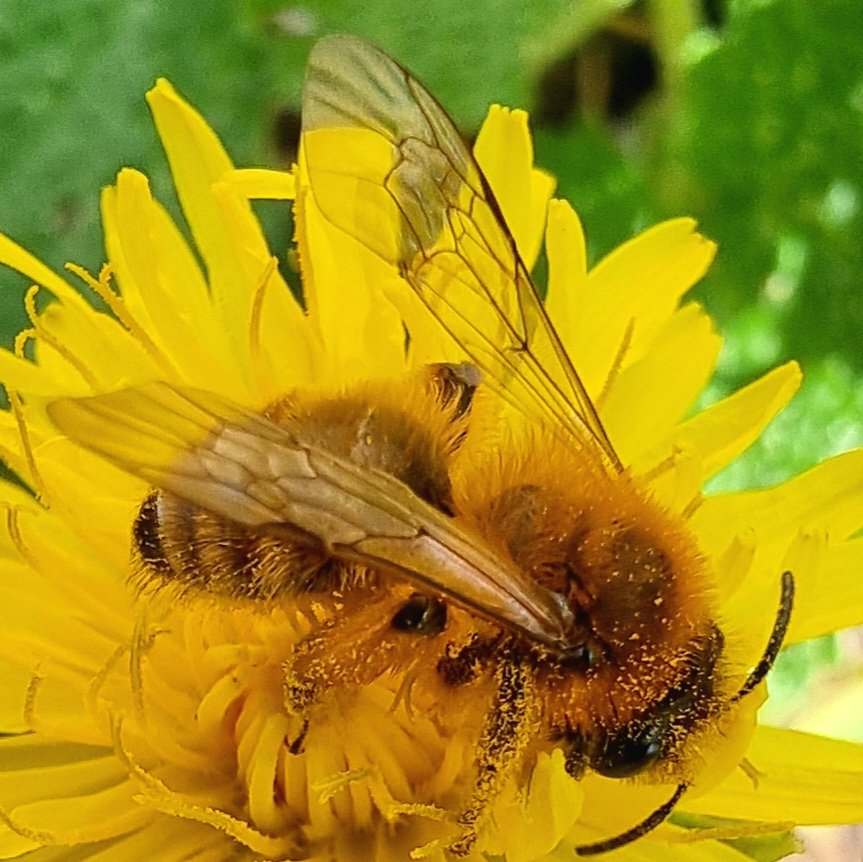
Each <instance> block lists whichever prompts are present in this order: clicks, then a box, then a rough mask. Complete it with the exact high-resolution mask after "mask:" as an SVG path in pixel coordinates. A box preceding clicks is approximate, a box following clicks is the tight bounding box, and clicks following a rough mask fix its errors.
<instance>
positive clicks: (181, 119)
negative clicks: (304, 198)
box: [147, 79, 270, 371]
mask: <svg viewBox="0 0 863 862" xmlns="http://www.w3.org/2000/svg"><path fill="white" fill-rule="evenodd" d="M147 100H148V102H149V104H150V108H151V110H152V111H153V117H154V119H155V122H156V127H157V129H158V131H159V136H160V137H161V139H162V144H163V146H164V147H165V152H166V154H167V156H168V161H169V163H170V165H171V173H172V174H173V176H174V183H175V185H176V188H177V195H178V197H179V199H180V204H181V206H182V207H183V212H184V214H185V216H186V220H187V221H188V223H189V227H190V229H191V231H192V235H193V237H194V239H195V243H196V245H197V247H198V249H199V251H200V253H201V256H202V257H203V259H204V263H205V264H206V267H207V274H208V279H209V285H210V290H211V292H212V298H213V303H214V305H215V307H216V309H217V310H218V312H219V313H220V315H221V319H222V322H223V326H224V327H225V328H226V330H227V332H229V333H232V334H233V335H234V336H235V337H234V338H233V339H232V340H231V343H232V344H233V345H234V348H235V350H234V357H235V360H236V361H237V362H239V363H240V365H241V368H240V370H241V371H247V370H248V368H247V366H248V362H249V358H248V350H247V348H248V342H247V335H248V331H249V323H250V320H251V315H252V306H253V302H254V296H255V291H256V288H257V287H258V285H259V284H260V282H261V279H262V278H263V276H264V274H265V272H266V271H267V268H268V266H269V261H270V253H269V250H268V248H267V244H266V242H265V240H264V237H263V233H262V232H261V228H260V225H259V224H258V222H257V220H256V219H255V217H254V214H253V213H252V210H251V206H250V205H249V203H248V201H247V200H245V199H244V198H242V197H241V196H240V195H238V194H237V192H236V190H235V189H232V188H231V187H230V185H229V184H226V183H220V182H219V181H220V180H221V179H222V177H223V176H224V175H225V174H226V173H227V172H228V171H231V170H233V165H232V164H231V161H230V159H229V158H228V156H227V154H226V153H225V150H224V148H223V147H222V144H221V143H220V142H219V140H218V138H217V137H216V135H215V133H214V132H213V130H212V129H211V128H210V127H209V126H208V125H207V124H206V123H205V122H204V120H203V118H202V117H201V116H200V115H199V114H198V113H197V112H196V111H195V110H193V109H192V108H191V107H190V106H189V105H188V104H187V103H186V102H185V101H184V100H183V99H182V98H181V97H180V96H179V95H178V94H177V92H176V91H175V90H174V89H173V87H172V86H171V85H170V84H169V83H168V82H167V81H165V80H164V79H160V80H159V81H158V82H157V84H156V86H155V87H154V88H153V89H152V90H150V92H149V93H148V94H147Z"/></svg>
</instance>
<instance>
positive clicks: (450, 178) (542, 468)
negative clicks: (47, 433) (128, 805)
mask: <svg viewBox="0 0 863 862" xmlns="http://www.w3.org/2000/svg"><path fill="white" fill-rule="evenodd" d="M303 122H304V126H303V137H302V147H301V154H300V171H299V177H300V181H301V182H304V183H306V185H307V186H308V189H309V191H310V193H311V196H312V197H313V198H314V202H315V205H316V207H317V208H318V209H319V211H320V213H321V215H322V216H323V218H324V219H325V220H326V221H327V223H328V224H329V226H330V227H331V228H333V229H335V230H341V231H342V232H344V233H345V234H347V235H349V236H351V237H353V239H354V240H357V241H358V242H359V243H361V244H362V245H363V246H365V248H366V250H367V251H368V252H369V253H370V254H373V255H375V256H377V257H378V258H379V259H380V260H381V261H383V262H384V263H385V264H387V265H388V266H389V267H390V268H391V270H392V273H393V275H394V276H396V275H397V276H398V277H399V278H398V279H393V281H398V283H399V284H400V290H398V291H395V292H394V293H393V294H392V296H391V299H392V300H393V302H395V304H396V305H397V306H398V307H399V308H400V310H401V311H402V314H403V318H404V320H405V322H406V326H407V328H408V330H409V333H410V332H411V331H412V330H411V327H412V326H413V325H414V323H415V322H416V321H417V320H421V321H422V324H421V325H424V326H429V325H432V326H436V327H437V329H438V330H439V332H440V333H441V334H443V335H444V336H445V337H446V338H447V339H448V344H449V350H448V351H445V352H447V357H448V358H450V357H451V355H452V354H457V355H458V357H459V358H460V361H458V362H456V363H444V362H441V363H439V364H436V365H431V366H429V367H428V368H426V369H422V370H421V372H417V373H416V374H414V375H410V376H408V377H407V378H406V379H404V380H400V381H396V382H392V381H389V382H387V383H386V384H381V383H369V384H367V385H363V386H358V387H355V388H354V389H352V390H349V391H346V392H342V393H339V394H337V395H326V396H322V395H321V394H320V393H314V392H309V393H303V392H297V393H291V394H289V395H287V396H286V397H285V398H283V399H280V400H279V401H277V402H276V403H274V404H272V405H270V406H269V407H268V408H267V409H266V410H265V411H264V413H263V414H262V415H261V414H253V413H250V412H249V411H246V410H243V409H242V408H239V407H236V406H235V405H230V404H226V403H225V402H224V401H222V400H221V399H219V398H218V396H217V395H213V394H211V393H200V392H196V391H193V390H185V389H180V388H176V387H170V386H166V385H163V384H153V385H150V386H146V387H139V388H138V389H136V390H126V391H123V392H119V393H112V394H109V395H106V396H98V397H95V398H91V399H80V400H65V401H60V402H57V403H55V404H54V405H51V406H50V407H49V413H50V415H51V416H52V418H53V419H54V421H55V423H56V424H57V425H58V426H59V427H60V428H61V430H64V431H66V432H67V433H68V434H69V436H70V437H72V438H74V439H75V440H77V441H78V442H80V443H81V444H82V445H85V446H87V447H88V448H90V449H91V450H93V451H95V452H98V453H100V454H103V455H105V456H106V457H108V458H109V459H111V460H112V461H113V462H114V463H116V464H118V465H120V466H122V467H124V468H126V469H127V470H129V471H131V472H133V473H135V474H136V475H139V476H141V477H143V478H145V479H147V480H148V481H149V482H150V483H151V484H152V485H153V486H154V488H155V489H156V490H154V491H153V492H152V493H151V494H150V495H149V496H148V497H147V499H146V500H145V501H144V503H143V504H142V506H141V509H140V512H139V514H138V517H137V519H136V521H135V524H134V529H133V535H134V546H135V549H136V555H137V558H138V566H137V574H136V576H135V580H136V583H137V585H138V586H139V588H141V589H142V590H143V591H149V590H159V589H164V588H166V587H167V588H169V589H172V590H174V591H177V592H180V593H186V594H191V595H200V594H206V595H215V596H220V597H222V598H227V599H230V600H231V601H252V602H257V603H259V604H262V605H263V606H265V607H266V606H269V605H271V604H272V603H273V602H293V603H297V605H299V606H302V604H303V603H304V602H309V601H310V597H311V598H312V599H313V600H314V603H315V605H316V606H320V607H323V608H324V612H323V613H322V614H320V615H319V616H318V617H316V620H317V622H316V625H315V626H314V627H313V629H312V631H311V632H310V634H309V635H308V636H307V637H306V638H305V639H304V640H303V641H301V642H300V643H299V644H298V645H297V647H296V650H295V653H294V655H293V656H292V658H291V660H290V661H289V662H288V665H287V666H286V667H285V705H286V709H287V710H288V711H289V712H292V713H295V714H298V715H300V716H302V717H303V718H304V719H305V721H306V722H307V723H308V722H314V721H315V720H317V718H318V717H319V716H323V715H325V714H326V708H327V696H328V694H329V693H330V692H331V691H332V690H333V689H336V688H339V687H348V688H351V687H361V686H365V685H369V684H372V683H374V682H375V681H376V680H378V679H380V678H381V677H384V676H386V675H395V676H399V675H401V676H403V678H404V679H405V680H406V682H407V689H408V690H409V691H415V692H417V693H418V694H420V693H421V694H422V697H423V701H424V702H426V703H429V702H432V703H438V704H440V705H441V708H442V709H444V708H445V707H446V706H447V704H449V703H450V702H451V700H452V698H453V697H456V696H458V695H459V694H460V693H461V692H466V693H469V694H470V695H471V696H470V697H469V698H467V699H466V701H465V702H468V701H470V702H471V703H473V704H476V703H482V704H484V708H485V711H486V716H485V719H484V723H483V725H482V730H481V731H480V733H479V735H478V738H477V742H476V746H477V747H476V775H475V777H474V782H473V787H472V790H471V792H470V793H469V794H468V796H467V798H466V799H465V800H464V801H463V805H462V808H461V810H460V812H459V814H458V816H457V818H456V823H457V827H458V829H459V830H460V832H459V835H458V836H457V837H456V838H455V839H454V840H453V841H452V842H451V843H450V845H449V848H448V849H449V850H450V852H452V853H453V854H455V855H459V854H461V855H465V854H467V853H469V852H470V851H471V848H472V846H473V844H474V842H475V840H476V837H477V834H478V830H479V829H481V828H482V825H483V819H484V817H485V815H486V813H487V811H488V809H489V806H490V803H491V802H492V800H493V799H494V798H495V796H496V794H497V793H498V792H499V790H500V789H501V787H502V786H503V784H504V782H505V781H506V780H508V778H509V777H510V776H512V775H513V774H515V773H516V772H517V770H518V769H519V767H520V766H522V765H523V764H524V763H525V761H526V759H527V758H528V756H529V754H530V753H531V752H535V751H536V750H537V749H539V748H542V747H543V746H548V745H560V746H562V747H563V748H564V749H565V752H566V769H567V771H568V772H569V773H570V775H571V776H572V777H573V778H574V779H578V778H580V777H581V776H582V775H583V774H584V772H585V771H586V770H591V771H594V772H596V773H599V774H601V775H604V776H607V777H611V778H620V779H625V778H628V777H630V776H633V775H637V774H639V773H645V774H646V776H647V777H655V779H656V780H657V781H660V782H663V783H673V784H675V785H676V789H674V791H673V792H672V793H670V795H669V798H668V800H667V802H666V803H665V804H664V805H662V806H660V807H659V808H658V809H656V811H654V812H653V813H652V814H651V815H650V816H648V817H647V818H645V819H644V820H642V821H641V822H638V823H636V824H635V825H634V826H633V827H632V828H631V829H629V830H627V831H626V832H625V833H622V834H621V835H617V836H614V837H611V838H609V839H606V840H604V841H600V842H597V843H596V844H593V845H587V846H584V847H581V848H577V852H579V853H580V854H581V855H589V854H592V853H599V852H603V851H606V850H612V849H614V848H616V847H618V846H621V845H622V844H625V843H627V842H629V841H632V840H634V839H635V838H638V837H639V836H641V835H643V834H644V833H646V832H648V831H649V830H650V829H652V828H654V827H655V826H656V825H658V824H659V823H660V822H661V821H662V820H663V819H664V818H665V817H666V816H667V815H668V814H669V813H670V812H671V810H672V809H673V807H674V805H676V803H677V802H678V801H679V799H680V797H681V796H682V795H683V793H684V792H685V791H686V789H687V787H688V786H689V784H690V783H691V781H692V772H691V769H690V768H689V767H688V766H687V758H688V752H689V749H690V747H691V746H690V745H689V741H690V739H691V738H692V737H693V736H694V735H695V734H696V733H697V732H698V731H699V730H700V729H702V728H704V727H706V726H707V725H709V724H710V722H712V721H714V720H715V719H716V718H717V717H718V716H720V715H723V714H725V713H727V712H729V711H731V710H732V709H733V708H734V706H735V704H736V703H737V702H738V701H739V700H740V699H742V698H743V697H745V696H746V695H747V694H748V693H749V692H751V691H752V690H753V689H754V688H755V687H756V686H757V685H758V683H759V682H760V681H761V680H762V679H763V677H764V676H765V674H766V673H767V671H768V670H769V669H770V666H771V664H772V662H773V660H774V658H775V657H776V654H777V652H778V650H779V648H780V646H781V643H782V639H783V636H784V633H785V630H786V628H787V625H788V621H789V617H790V612H791V604H792V598H793V579H792V577H791V575H790V573H786V574H785V575H783V577H782V596H781V599H780V606H779V611H778V613H777V615H776V619H775V624H774V629H773V633H772V635H771V638H770V642H769V643H768V646H767V648H766V650H765V653H764V656H763V658H762V660H761V661H760V662H759V664H758V665H757V666H756V667H755V668H754V669H753V670H752V671H751V673H750V674H749V677H748V678H747V679H746V681H745V682H744V683H743V685H742V687H740V688H739V689H738V690H737V691H736V693H735V692H733V689H732V691H729V683H728V679H727V677H728V673H727V669H726V666H725V659H724V653H725V639H724V636H723V633H722V631H721V630H720V629H719V628H718V626H717V625H716V623H715V621H714V620H715V618H716V613H715V608H714V606H713V600H712V594H711V573H710V570H709V567H708V565H707V563H706V561H705V560H704V559H703V558H702V555H701V554H700V552H699V549H698V547H697V543H696V541H695V539H694V538H693V536H692V534H691V533H690V531H689V529H688V526H687V523H686V521H685V519H684V518H683V517H681V516H678V515H674V514H672V513H670V512H667V511H666V510H665V509H663V507H662V506H660V505H659V504H657V503H656V502H655V501H653V500H652V499H651V496H650V494H649V492H648V490H647V489H646V488H645V487H642V486H641V485H640V484H639V483H638V482H637V481H636V480H635V479H634V478H633V477H631V476H630V475H629V473H628V472H627V471H626V469H625V465H624V464H623V463H622V462H621V459H620V458H619V456H618V455H617V453H616V451H615V449H614V446H613V445H612V442H611V441H610V440H609V438H608V436H607V434H606V432H605V429H604V427H603V425H602V421H601V419H600V416H599V412H598V411H597V409H596V407H595V406H594V403H593V401H592V399H591V396H590V394H589V393H588V392H587V390H586V389H585V387H584V385H583V383H582V381H581V378H580V377H579V375H578V372H577V370H576V369H575V368H574V367H573V366H572V363H571V362H570V360H569V358H568V355H567V351H566V349H565V347H564V345H563V344H562V343H561V341H560V339H559V337H558V335H557V333H556V331H555V329H554V327H553V326H552V324H551V321H550V320H549V319H548V317H547V314H546V312H545V309H544V307H543V305H542V302H541V301H540V299H539V297H538V294H537V292H536V290H535V288H534V287H533V284H532V283H531V280H530V277H529V274H528V272H527V270H526V268H525V266H524V263H523V262H522V260H521V257H520V256H519V253H518V249H517V248H516V244H515V241H514V240H513V238H512V236H511V235H510V233H509V231H508V229H507V227H506V224H505V221H504V219H503V216H502V214H501V210H500V207H499V206H498V204H497V202H496V201H495V199H494V196H493V194H492V192H491V190H490V188H489V185H488V182H487V181H486V179H485V177H484V176H483V174H482V172H481V170H480V169H479V167H478V166H477V164H476V162H475V161H474V159H473V156H472V155H471V153H470V151H469V150H468V149H467V147H466V146H465V144H464V143H463V141H462V139H461V138H460V136H459V134H458V132H457V130H456V128H455V126H454V125H453V123H452V121H451V120H450V119H449V118H448V117H447V115H446V114H445V113H444V112H443V110H442V109H441V108H440V106H439V105H438V104H437V102H436V101H435V100H434V98H433V97H432V96H431V95H430V94H429V93H428V92H427V91H426V90H425V89H424V88H423V87H422V86H421V85H420V84H419V83H418V82H417V81H416V80H414V79H413V78H412V77H411V76H410V75H409V74H408V73H407V72H406V71H405V70H404V69H402V68H401V67H400V66H399V65H398V64H397V63H396V62H395V61H393V60H392V59H390V58H389V57H387V56H386V55H385V54H383V53H381V52H380V51H378V50H376V49H374V48H372V47H371V46H369V45H367V44H365V43H363V42H361V41H359V40H356V39H352V38H348V37H331V38H329V39H325V40H323V41H321V42H320V43H319V44H318V45H317V46H316V48H315V49H314V51H313V53H312V56H311V59H310V67H309V74H308V80H307V86H306V95H305V103H304V121H303ZM337 139H338V140H337ZM346 188H347V189H350V190H351V191H350V193H349V194H348V193H346V192H345V191H344V189H346ZM417 315H420V317H419V318H418V317H417ZM478 392H481V393H482V396H483V397H484V398H487V399H489V401H490V402H493V403H495V404H497V405H498V406H500V405H501V404H503V405H504V410H503V411H501V413H499V414H495V415H506V410H514V411H515V415H517V416H518V418H519V422H518V424H519V426H520V427H523V429H524V430H523V433H522V432H521V431H516V432H514V433H512V434H506V433H501V434H500V435H499V437H500V441H499V445H498V446H496V447H495V451H494V452H492V453H488V452H485V454H483V453H484V447H483V446H482V445H477V446H474V445H472V443H473V440H474V437H475V436H476V435H477V434H478V433H481V432H477V431H476V430H475V428H474V426H473V419H474V414H475V412H476V410H475V404H474V395H475V393H478ZM492 412H494V411H492ZM106 427H110V428H111V429H112V432H113V433H112V435H106V434H105V428H106ZM166 441H168V442H166ZM466 441H468V443H469V444H471V445H467V444H466ZM478 453H479V454H478ZM300 748H301V746H300V745H299V744H297V745H293V746H291V748H290V753H291V754H297V753H298V752H299V751H300Z"/></svg>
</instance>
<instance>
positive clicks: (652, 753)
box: [590, 722, 667, 778]
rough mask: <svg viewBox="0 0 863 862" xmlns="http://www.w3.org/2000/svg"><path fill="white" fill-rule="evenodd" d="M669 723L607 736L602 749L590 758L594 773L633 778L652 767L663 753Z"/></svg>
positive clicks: (645, 726) (631, 729)
mask: <svg viewBox="0 0 863 862" xmlns="http://www.w3.org/2000/svg"><path fill="white" fill-rule="evenodd" d="M666 730H667V725H666V724H665V722H661V723H658V724H645V725H642V726H641V727H639V728H637V729H636V728H627V729H626V730H625V731H622V732H621V733H618V734H615V735H614V736H607V737H606V738H605V741H604V743H603V744H602V746H601V747H600V748H599V749H598V750H597V751H595V752H594V753H593V754H592V755H591V758H590V766H591V768H592V769H593V770H594V772H598V773H599V774H600V775H604V776H606V777H607V778H629V776H631V775H637V774H638V773H639V772H643V771H644V770H645V769H647V767H648V766H650V765H651V764H652V763H653V762H654V761H655V760H656V759H657V757H659V755H660V754H661V753H662V742H663V737H664V735H665V733H666Z"/></svg>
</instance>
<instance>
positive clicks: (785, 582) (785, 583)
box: [731, 572, 794, 703]
mask: <svg viewBox="0 0 863 862" xmlns="http://www.w3.org/2000/svg"><path fill="white" fill-rule="evenodd" d="M793 608H794V575H792V574H791V572H783V573H782V592H781V594H780V598H779V610H777V612H776V621H775V622H774V623H773V631H772V632H770V640H768V641H767V646H766V647H765V649H764V655H762V656H761V661H759V662H758V664H757V665H755V667H754V668H753V669H752V671H751V672H750V674H749V676H748V677H746V682H744V683H743V685H742V686H740V690H739V691H738V692H737V694H735V695H734V697H732V698H731V703H737V702H738V701H739V700H742V699H743V698H744V697H746V695H747V694H749V693H750V692H751V691H753V689H755V688H756V687H757V686H758V684H759V683H760V682H761V680H763V679H764V677H765V676H767V672H768V671H769V670H770V668H771V667H773V662H775V661H776V656H777V655H779V650H780V649H782V642H783V641H784V640H785V634H786V632H787V631H788V623H789V622H790V621H791V611H792V609H793Z"/></svg>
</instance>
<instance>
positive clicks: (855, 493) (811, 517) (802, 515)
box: [693, 450, 863, 555]
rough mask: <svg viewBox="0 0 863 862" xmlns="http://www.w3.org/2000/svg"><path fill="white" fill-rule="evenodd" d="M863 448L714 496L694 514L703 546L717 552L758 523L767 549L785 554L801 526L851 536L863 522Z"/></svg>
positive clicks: (834, 538)
mask: <svg viewBox="0 0 863 862" xmlns="http://www.w3.org/2000/svg"><path fill="white" fill-rule="evenodd" d="M861 494H863V450H856V451H853V452H847V453H845V454H844V455H838V456H836V457H835V458H831V459H829V460H827V461H825V462H824V463H822V464H819V465H818V466H817V467H813V468H812V469H811V470H809V471H807V472H806V473H803V474H802V475H801V476H797V477H796V478H793V479H789V480H788V481H787V482H784V483H782V484H781V485H777V486H775V487H773V488H768V489H765V490H758V491H743V492H737V493H734V494H719V495H716V496H714V497H709V498H708V499H707V500H706V501H705V502H704V505H703V506H702V507H701V508H700V509H699V511H698V512H696V514H695V516H694V517H693V526H694V528H695V529H696V531H697V532H698V535H699V537H700V539H701V542H702V545H703V547H705V548H706V549H708V550H710V551H713V550H715V549H721V548H723V547H724V545H725V540H726V537H728V536H729V535H730V534H734V533H738V532H740V531H742V530H744V529H748V528H754V529H755V530H756V532H757V535H758V540H759V544H760V545H761V547H762V549H765V550H767V549H769V550H770V551H772V552H774V553H778V554H779V555H782V554H784V553H785V549H786V547H787V545H788V543H789V542H790V541H791V540H792V539H793V538H794V537H795V536H796V535H797V532H798V530H799V529H800V528H801V527H808V528H818V529H822V530H826V531H827V533H828V534H829V535H830V537H831V539H833V540H837V541H838V540H840V539H843V538H847V537H848V536H849V535H851V534H852V533H854V532H856V531H857V530H858V529H859V528H860V525H861V522H863V512H861V509H860V495H861Z"/></svg>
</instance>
